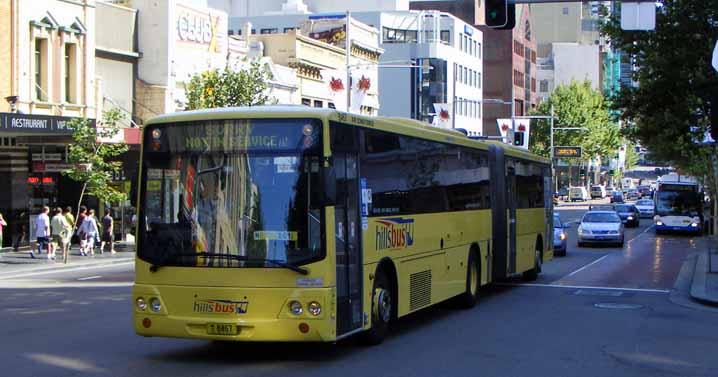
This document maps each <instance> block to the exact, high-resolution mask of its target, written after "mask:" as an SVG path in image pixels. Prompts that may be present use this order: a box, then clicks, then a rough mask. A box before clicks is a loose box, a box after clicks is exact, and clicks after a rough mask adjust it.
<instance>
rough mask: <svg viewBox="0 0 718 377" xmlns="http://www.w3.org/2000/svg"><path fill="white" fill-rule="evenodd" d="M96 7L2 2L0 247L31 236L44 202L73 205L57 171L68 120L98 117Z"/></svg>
mask: <svg viewBox="0 0 718 377" xmlns="http://www.w3.org/2000/svg"><path fill="white" fill-rule="evenodd" d="M95 9H96V3H95V1H94V0H78V1H59V0H36V1H22V0H15V1H3V2H0V28H1V29H2V30H0V31H1V32H0V46H2V47H0V60H1V62H0V75H2V77H3V78H4V80H2V82H1V83H0V96H1V97H3V98H4V99H5V101H3V103H2V105H0V111H2V113H1V114H0V180H2V181H3V182H6V183H7V184H6V185H4V186H3V188H2V189H0V212H2V213H3V215H4V217H5V219H6V220H7V222H8V225H9V226H8V227H5V228H4V229H3V231H4V233H5V235H4V237H3V240H4V246H10V245H12V244H14V243H15V241H20V244H23V243H26V242H27V241H28V240H30V239H31V237H32V236H34V235H32V233H31V232H32V231H33V230H34V229H33V227H32V224H33V220H34V218H35V215H36V214H37V213H38V212H39V210H40V209H41V207H42V206H44V205H48V206H66V205H72V206H73V207H74V206H76V205H77V200H78V199H79V194H78V193H79V191H80V190H79V185H78V184H77V183H76V182H74V181H72V180H70V179H69V178H67V177H65V176H63V175H62V174H61V173H60V171H62V170H64V169H67V168H68V167H69V165H68V164H67V145H68V144H70V143H71V142H72V138H71V131H70V130H69V129H68V128H67V126H66V124H67V122H68V121H70V120H72V119H74V118H77V117H85V118H89V119H93V120H94V119H95V118H96V117H97V114H98V96H99V93H100V88H99V87H98V82H97V80H96V75H95V61H94V59H95V39H96V33H95ZM11 235H12V237H11ZM23 236H24V237H23ZM17 237H22V239H21V240H18V239H17Z"/></svg>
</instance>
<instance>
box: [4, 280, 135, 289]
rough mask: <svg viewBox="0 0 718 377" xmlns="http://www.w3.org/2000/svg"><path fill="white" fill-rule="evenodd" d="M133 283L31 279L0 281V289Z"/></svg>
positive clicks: (127, 285)
mask: <svg viewBox="0 0 718 377" xmlns="http://www.w3.org/2000/svg"><path fill="white" fill-rule="evenodd" d="M134 285H135V283H134V282H131V281H124V282H112V283H106V282H93V281H89V282H80V281H74V282H59V281H57V282H56V281H40V282H37V281H32V280H15V281H12V280H11V281H2V282H0V288H1V289H9V288H18V289H47V288H124V287H132V286H134Z"/></svg>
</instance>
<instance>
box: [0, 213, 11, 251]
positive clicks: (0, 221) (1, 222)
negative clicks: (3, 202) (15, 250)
mask: <svg viewBox="0 0 718 377" xmlns="http://www.w3.org/2000/svg"><path fill="white" fill-rule="evenodd" d="M6 226H7V222H6V221H5V218H4V217H3V216H2V213H0V249H2V232H3V229H5V227H6ZM10 241H12V240H10Z"/></svg>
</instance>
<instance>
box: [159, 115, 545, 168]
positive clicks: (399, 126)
mask: <svg viewBox="0 0 718 377" xmlns="http://www.w3.org/2000/svg"><path fill="white" fill-rule="evenodd" d="M233 118H237V119H241V118H317V119H322V120H329V121H336V122H342V123H347V124H351V125H354V126H358V127H365V128H374V129H379V130H382V131H388V132H393V133H399V134H403V135H408V136H414V137H419V138H423V139H428V140H433V141H439V142H444V143H450V144H458V145H464V146H467V147H471V148H479V149H485V150H486V149H488V148H489V146H490V145H495V146H498V147H500V148H502V149H504V152H505V154H506V155H507V156H511V157H517V158H522V159H528V160H532V161H537V162H541V163H545V164H549V163H550V161H549V160H548V159H546V158H543V157H540V156H537V155H534V154H532V153H529V152H528V151H526V150H524V149H522V148H518V147H515V146H513V145H508V144H505V143H502V142H499V141H496V140H481V139H480V140H475V139H470V138H468V137H467V136H466V135H465V134H463V133H461V132H459V131H456V130H451V129H443V128H438V127H431V126H430V125H429V124H428V123H425V122H421V121H418V120H415V119H407V118H398V117H385V116H378V117H373V116H366V115H358V114H351V113H347V112H342V111H337V110H334V109H328V108H316V107H309V106H304V105H262V106H246V107H223V108H214V109H202V110H191V111H181V112H175V113H170V114H164V115H159V116H156V117H154V118H152V119H150V120H149V121H147V122H146V123H145V126H150V125H155V124H163V123H175V122H191V121H200V120H222V119H233Z"/></svg>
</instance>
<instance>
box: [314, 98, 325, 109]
mask: <svg viewBox="0 0 718 377" xmlns="http://www.w3.org/2000/svg"><path fill="white" fill-rule="evenodd" d="M314 107H324V102H323V101H319V100H316V99H315V100H314Z"/></svg>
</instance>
